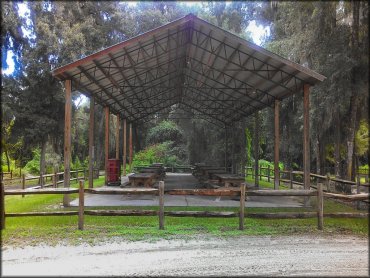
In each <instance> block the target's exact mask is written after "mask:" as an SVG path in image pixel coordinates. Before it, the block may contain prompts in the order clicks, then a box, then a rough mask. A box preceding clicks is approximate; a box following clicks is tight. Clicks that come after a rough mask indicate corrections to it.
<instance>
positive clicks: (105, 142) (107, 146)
mask: <svg viewBox="0 0 370 278" xmlns="http://www.w3.org/2000/svg"><path fill="white" fill-rule="evenodd" d="M104 111H105V132H104V133H105V141H104V157H105V159H104V169H105V184H107V183H108V158H109V106H105V107H104Z"/></svg>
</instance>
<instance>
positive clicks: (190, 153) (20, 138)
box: [1, 1, 369, 177]
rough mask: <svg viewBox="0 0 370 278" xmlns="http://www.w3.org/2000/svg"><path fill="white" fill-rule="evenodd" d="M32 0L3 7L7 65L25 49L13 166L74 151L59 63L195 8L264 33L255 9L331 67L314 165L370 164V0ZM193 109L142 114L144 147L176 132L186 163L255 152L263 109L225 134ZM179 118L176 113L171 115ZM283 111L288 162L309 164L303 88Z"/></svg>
mask: <svg viewBox="0 0 370 278" xmlns="http://www.w3.org/2000/svg"><path fill="white" fill-rule="evenodd" d="M22 5H26V6H27V9H26V10H25V11H26V14H23V12H24V9H23V10H20V9H19V5H18V3H17V2H4V3H2V9H1V10H2V18H3V24H2V26H1V28H2V29H1V32H2V62H3V63H2V64H3V68H4V69H5V68H6V66H7V64H6V60H7V54H8V50H11V51H12V52H13V53H14V57H13V60H14V63H15V70H14V72H13V73H12V74H11V75H4V74H3V75H2V77H3V78H2V94H1V98H2V147H1V151H2V162H3V165H4V166H7V164H9V167H10V164H11V161H16V162H17V165H18V166H20V167H24V166H25V165H26V164H27V162H29V161H30V160H32V158H33V156H35V155H34V154H35V153H39V154H40V155H39V156H40V159H39V160H40V167H39V168H40V169H41V171H45V169H46V168H47V166H48V165H49V164H50V165H51V164H53V163H54V164H55V165H57V164H58V161H62V159H63V157H62V156H61V155H62V146H63V136H61V134H62V133H63V119H64V92H63V86H61V85H62V84H60V82H56V81H55V80H54V79H53V78H52V76H51V74H50V72H51V70H53V69H55V68H56V67H59V66H61V65H64V64H67V63H69V62H71V61H73V60H75V59H79V58H82V57H84V56H86V55H89V54H91V53H93V52H96V51H98V50H101V49H103V48H105V47H108V46H110V45H112V44H115V43H117V42H120V41H122V40H125V39H128V38H131V37H133V36H136V35H138V34H140V33H143V32H146V31H148V30H150V29H153V28H156V27H158V26H160V25H163V24H165V23H168V22H170V21H173V20H176V19H177V18H179V17H181V16H184V15H186V14H188V13H189V12H192V13H194V14H195V15H197V16H199V17H201V18H203V19H205V20H207V21H209V22H211V23H213V24H215V25H217V26H220V27H222V28H224V29H227V30H229V31H230V32H233V33H235V34H237V35H238V36H241V37H243V38H246V39H249V40H251V39H252V37H251V33H250V32H247V31H246V28H247V26H248V25H249V24H250V23H251V22H252V21H255V22H256V23H257V24H261V25H263V26H268V27H269V28H270V33H271V35H270V36H269V37H265V38H264V40H263V46H264V47H267V48H268V49H270V50H271V51H273V52H276V53H278V54H280V55H282V56H283V57H287V58H288V59H291V60H292V61H294V62H297V63H299V64H302V65H304V66H307V67H309V68H311V69H313V70H316V71H318V72H319V73H321V74H323V75H325V76H326V77H327V81H326V82H323V83H322V84H320V85H318V86H315V87H314V88H313V89H312V92H311V115H310V116H311V134H310V136H311V150H312V155H311V160H312V161H311V163H312V167H311V168H312V169H316V171H317V172H321V173H326V172H328V171H329V170H330V171H332V172H335V173H336V174H337V175H339V176H343V177H345V176H348V177H350V176H353V173H354V171H353V169H354V167H355V164H356V165H366V164H368V153H369V150H368V143H367V142H368V76H369V73H368V56H369V55H368V53H369V43H368V24H367V23H368V3H367V2H365V1H351V2H349V1H347V2H346V1H344V2H302V3H299V4H297V3H295V2H275V1H271V2H231V3H228V4H226V3H224V2H202V3H201V4H194V5H192V6H189V5H186V4H184V3H181V2H166V1H156V2H139V3H138V4H137V5H136V6H133V5H129V4H128V3H125V2H111V1H102V2H96V1H91V2H90V1H77V2H59V1H55V2H39V1H37V2H27V3H26V4H22ZM79 98H80V95H79V94H78V93H77V94H75V95H74V96H73V99H74V102H73V105H74V106H73V114H72V116H73V121H72V123H73V127H72V128H73V138H72V140H73V141H72V146H73V150H72V156H73V159H72V160H73V162H74V163H76V164H81V163H82V164H83V161H85V160H86V158H87V155H88V152H87V128H88V126H87V118H88V112H89V111H88V110H89V108H88V107H89V105H88V101H86V100H85V99H84V98H82V99H79ZM95 109H96V111H95V115H96V133H95V134H96V135H95V136H96V138H95V142H96V143H95V148H96V149H95V153H96V154H97V155H96V164H97V166H98V167H99V166H100V165H101V164H102V161H103V157H104V156H103V154H104V153H103V152H104V150H103V144H102V143H103V136H102V134H103V132H102V130H103V123H104V115H103V113H102V108H101V107H100V106H99V105H97V106H96V107H95ZM186 113H187V112H185V111H181V110H179V109H176V107H174V108H173V110H172V111H171V112H170V113H168V114H167V115H163V114H161V115H157V118H156V119H155V120H153V121H151V122H148V123H144V124H141V125H140V126H136V127H135V128H134V130H135V133H134V138H135V141H136V142H137V144H136V145H135V151H136V152H139V151H140V150H142V149H146V148H148V147H149V148H150V146H152V145H155V144H157V145H158V144H163V143H165V142H168V141H172V142H175V143H171V144H170V145H169V144H168V143H166V144H167V147H169V149H170V150H171V151H170V152H171V155H175V156H177V158H178V160H177V163H180V162H181V163H194V162H199V161H204V162H207V163H212V164H221V165H222V164H223V163H225V155H224V153H225V151H228V153H229V155H227V156H226V164H228V165H231V164H232V160H234V164H244V163H245V162H249V163H251V162H252V161H253V152H251V146H252V143H253V142H252V139H251V138H252V137H253V136H252V133H253V121H252V120H251V119H242V120H241V121H240V122H238V123H236V124H235V126H234V127H232V128H231V127H228V131H227V134H226V135H227V137H228V140H227V144H225V132H226V129H224V127H221V128H220V127H218V126H215V125H212V124H210V123H209V122H207V121H206V120H204V119H199V118H193V119H191V120H188V119H183V118H184V117H183V115H186ZM272 113H273V111H272V109H265V110H264V111H262V112H261V116H260V119H261V130H260V141H259V142H258V144H259V146H260V157H261V158H262V159H266V160H268V161H271V160H272V158H273V152H272V146H273V144H272V142H273V136H272V135H273V114H272ZM168 119H169V120H171V122H166V121H165V122H162V120H168ZM280 121H281V122H280V126H281V136H282V140H281V146H280V150H281V160H282V162H283V163H284V165H285V167H288V168H292V167H295V168H301V167H302V157H301V156H302V151H301V150H302V125H303V122H302V97H301V96H300V95H298V94H297V95H295V96H293V97H291V98H290V99H287V100H284V101H283V102H282V107H281V116H280ZM161 122H162V123H161ZM157 124H159V125H158V126H157V127H155V128H153V129H152V130H151V129H150V128H151V127H152V126H153V125H157ZM112 125H114V121H113V120H112ZM231 130H233V133H232V132H231ZM172 131H175V134H176V135H173V134H171V132H172ZM167 132H169V134H170V135H169V137H168V138H167V137H166V136H167V135H168V134H167ZM172 136H175V137H174V138H173V137H172ZM176 136H179V137H176ZM111 138H114V135H113V133H112V136H111ZM172 139H173V140H172ZM180 139H181V140H180ZM113 140H114V139H113ZM179 140H180V141H179ZM113 145H114V142H112V147H113ZM176 148H177V149H176ZM35 150H38V151H36V152H35ZM232 152H233V153H234V156H232V155H231V153H232ZM8 158H9V159H8ZM8 161H9V163H8ZM52 161H53V162H52ZM50 165H49V166H50ZM59 167H60V168H61V167H62V165H61V164H60V165H59ZM6 168H7V167H5V170H6Z"/></svg>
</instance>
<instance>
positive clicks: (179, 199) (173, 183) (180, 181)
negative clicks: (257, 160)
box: [71, 173, 303, 207]
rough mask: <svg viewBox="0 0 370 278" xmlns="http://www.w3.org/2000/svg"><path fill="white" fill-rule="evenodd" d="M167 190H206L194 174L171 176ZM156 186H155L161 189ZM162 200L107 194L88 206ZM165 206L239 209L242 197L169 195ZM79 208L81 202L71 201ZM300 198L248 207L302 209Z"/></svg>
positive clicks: (89, 198) (258, 201) (90, 199)
mask: <svg viewBox="0 0 370 278" xmlns="http://www.w3.org/2000/svg"><path fill="white" fill-rule="evenodd" d="M164 182H165V188H166V189H174V188H184V189H192V188H204V187H203V186H202V185H201V184H199V183H198V181H197V180H196V179H195V178H194V177H193V176H192V175H191V174H179V173H176V174H174V173H167V174H166V178H165V180H164ZM157 186H158V184H155V185H154V187H157ZM158 202H159V201H158V197H157V196H154V195H103V194H85V206H156V205H158ZM164 204H165V206H214V207H239V205H240V202H239V198H238V197H213V196H173V195H165V198H164ZM71 206H78V200H74V201H72V202H71ZM302 206H303V201H302V198H300V197H284V196H278V197H274V196H251V197H247V201H246V207H302Z"/></svg>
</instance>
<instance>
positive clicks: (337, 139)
mask: <svg viewBox="0 0 370 278" xmlns="http://www.w3.org/2000/svg"><path fill="white" fill-rule="evenodd" d="M334 134H335V150H334V159H335V176H336V177H338V178H339V177H341V173H340V115H339V108H338V109H337V112H336V115H335V132H334Z"/></svg>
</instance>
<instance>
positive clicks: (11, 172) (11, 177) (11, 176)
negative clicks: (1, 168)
mask: <svg viewBox="0 0 370 278" xmlns="http://www.w3.org/2000/svg"><path fill="white" fill-rule="evenodd" d="M10 179H13V170H10Z"/></svg>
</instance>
